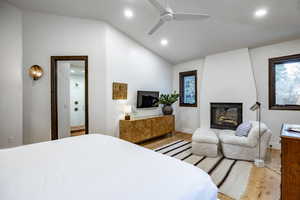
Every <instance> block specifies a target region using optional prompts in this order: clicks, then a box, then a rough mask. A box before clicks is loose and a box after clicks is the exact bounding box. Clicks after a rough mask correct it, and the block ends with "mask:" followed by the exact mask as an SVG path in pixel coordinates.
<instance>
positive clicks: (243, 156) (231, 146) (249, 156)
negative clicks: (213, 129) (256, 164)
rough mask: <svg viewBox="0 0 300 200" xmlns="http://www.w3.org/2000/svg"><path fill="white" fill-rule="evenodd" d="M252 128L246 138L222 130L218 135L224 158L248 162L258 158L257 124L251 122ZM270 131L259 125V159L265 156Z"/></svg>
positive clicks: (263, 125)
mask: <svg viewBox="0 0 300 200" xmlns="http://www.w3.org/2000/svg"><path fill="white" fill-rule="evenodd" d="M251 124H252V128H251V130H250V132H249V134H248V137H239V136H236V135H235V131H231V130H224V131H222V132H221V133H220V134H219V138H220V142H221V146H222V151H223V154H224V156H225V157H227V158H232V159H238V160H250V161H253V160H254V159H256V158H258V154H259V150H258V144H259V142H258V141H259V131H258V122H256V121H251ZM271 135H272V133H271V130H270V129H268V127H267V126H266V125H265V124H263V123H261V146H260V147H261V159H264V158H265V156H266V152H267V148H268V145H269V142H270V139H271Z"/></svg>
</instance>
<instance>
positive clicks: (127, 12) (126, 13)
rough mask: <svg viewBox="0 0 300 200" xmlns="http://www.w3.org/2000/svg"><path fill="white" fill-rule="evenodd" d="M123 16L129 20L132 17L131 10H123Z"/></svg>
mask: <svg viewBox="0 0 300 200" xmlns="http://www.w3.org/2000/svg"><path fill="white" fill-rule="evenodd" d="M124 16H125V17H126V18H128V19H131V18H132V17H133V16H134V14H133V11H132V10H131V9H128V8H127V9H125V10H124Z"/></svg>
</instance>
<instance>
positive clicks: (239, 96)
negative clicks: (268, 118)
mask: <svg viewBox="0 0 300 200" xmlns="http://www.w3.org/2000/svg"><path fill="white" fill-rule="evenodd" d="M202 77H203V78H202V81H201V89H200V108H201V109H200V126H201V127H202V128H209V127H210V103H211V102H215V103H217V102H222V103H226V102H228V103H239V102H242V103H243V121H251V120H256V113H255V112H253V111H250V110H249V108H250V107H251V106H252V104H253V103H254V102H256V100H257V94H256V87H255V80H254V76H253V70H252V66H251V61H250V55H249V51H248V49H239V50H235V51H230V52H226V53H221V54H216V55H211V56H207V57H206V58H205V62H204V70H203V75H202Z"/></svg>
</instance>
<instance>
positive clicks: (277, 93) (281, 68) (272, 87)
mask: <svg viewBox="0 0 300 200" xmlns="http://www.w3.org/2000/svg"><path fill="white" fill-rule="evenodd" d="M269 109H271V110H300V54H299V55H292V56H285V57H280V58H272V59H269Z"/></svg>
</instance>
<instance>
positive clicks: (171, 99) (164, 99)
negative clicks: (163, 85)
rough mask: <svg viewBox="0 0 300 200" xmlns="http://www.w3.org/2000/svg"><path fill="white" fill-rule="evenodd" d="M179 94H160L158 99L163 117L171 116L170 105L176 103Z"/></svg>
mask: <svg viewBox="0 0 300 200" xmlns="http://www.w3.org/2000/svg"><path fill="white" fill-rule="evenodd" d="M178 98H179V94H178V93H176V92H174V93H172V94H162V95H160V97H159V104H162V105H163V107H162V112H163V114H164V115H172V113H173V108H172V104H173V103H175V102H176V101H178Z"/></svg>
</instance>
